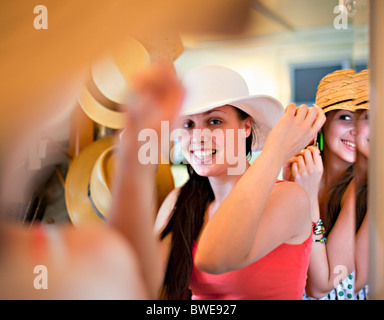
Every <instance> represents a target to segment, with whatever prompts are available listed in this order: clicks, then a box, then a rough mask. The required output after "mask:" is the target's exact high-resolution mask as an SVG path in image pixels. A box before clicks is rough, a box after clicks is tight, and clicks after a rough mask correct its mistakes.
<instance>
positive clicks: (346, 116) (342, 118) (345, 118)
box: [340, 114, 352, 121]
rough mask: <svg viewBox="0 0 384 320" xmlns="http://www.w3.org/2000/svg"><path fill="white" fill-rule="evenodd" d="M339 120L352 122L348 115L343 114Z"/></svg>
mask: <svg viewBox="0 0 384 320" xmlns="http://www.w3.org/2000/svg"><path fill="white" fill-rule="evenodd" d="M340 120H345V121H350V120H352V117H351V116H350V115H348V114H343V115H341V116H340Z"/></svg>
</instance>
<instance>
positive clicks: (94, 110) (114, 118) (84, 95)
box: [78, 87, 125, 129]
mask: <svg viewBox="0 0 384 320" xmlns="http://www.w3.org/2000/svg"><path fill="white" fill-rule="evenodd" d="M78 101H79V104H80V105H81V107H82V108H83V110H84V112H85V113H86V114H87V116H88V117H90V118H91V119H92V120H93V121H95V122H97V123H99V124H102V125H103V126H106V127H108V128H112V129H122V128H124V126H125V117H124V113H123V112H119V111H114V110H111V109H108V108H106V107H105V106H103V105H102V104H101V103H100V102H98V101H97V100H96V99H95V98H94V97H93V96H92V95H91V93H90V92H89V90H88V89H87V87H84V88H83V90H82V92H81V94H80V96H79V98H78Z"/></svg>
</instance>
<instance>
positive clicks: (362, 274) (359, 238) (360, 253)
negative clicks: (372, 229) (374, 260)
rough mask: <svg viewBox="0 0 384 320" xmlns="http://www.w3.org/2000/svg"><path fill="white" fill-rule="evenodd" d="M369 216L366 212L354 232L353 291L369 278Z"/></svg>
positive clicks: (357, 290) (362, 285) (366, 282)
mask: <svg viewBox="0 0 384 320" xmlns="http://www.w3.org/2000/svg"><path fill="white" fill-rule="evenodd" d="M368 222H369V218H368V212H367V213H366V215H365V217H364V220H363V223H362V224H361V226H360V228H359V231H358V232H357V234H356V250H355V264H356V271H355V273H356V277H355V291H356V293H357V292H359V291H360V290H361V289H362V288H364V287H365V286H366V285H367V284H368V280H369V223H368Z"/></svg>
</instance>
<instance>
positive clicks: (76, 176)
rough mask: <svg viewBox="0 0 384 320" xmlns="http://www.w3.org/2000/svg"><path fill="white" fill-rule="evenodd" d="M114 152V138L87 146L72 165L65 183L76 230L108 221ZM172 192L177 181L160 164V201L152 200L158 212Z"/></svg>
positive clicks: (67, 199) (69, 211) (158, 194)
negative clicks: (82, 226) (90, 224)
mask: <svg viewBox="0 0 384 320" xmlns="http://www.w3.org/2000/svg"><path fill="white" fill-rule="evenodd" d="M115 150H116V147H115V146H114V145H113V138H111V137H109V138H104V139H100V140H97V141H95V142H93V143H92V144H90V145H89V146H87V147H86V148H85V149H84V150H83V151H82V152H81V153H80V154H79V156H78V157H77V158H75V160H74V161H73V162H72V164H71V166H70V168H69V170H68V174H67V178H66V183H65V201H66V204H67V210H68V215H69V218H70V220H71V222H72V223H73V224H74V225H75V226H79V225H83V224H88V223H101V222H103V221H104V220H106V219H108V210H109V207H110V203H111V200H112V196H111V191H110V190H111V184H112V178H113V174H114V170H115V163H116V153H115ZM172 189H174V181H173V176H172V172H171V169H170V166H169V165H167V164H160V165H159V167H158V171H157V174H156V197H157V198H156V199H153V200H154V205H155V209H159V207H160V205H161V203H162V202H163V201H164V199H165V197H166V196H167V195H168V193H169V192H170V191H171V190H172ZM149 197H150V195H149Z"/></svg>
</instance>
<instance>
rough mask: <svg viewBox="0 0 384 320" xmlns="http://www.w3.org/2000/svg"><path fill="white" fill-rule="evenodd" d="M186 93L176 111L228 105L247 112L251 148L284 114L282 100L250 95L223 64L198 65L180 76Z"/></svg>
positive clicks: (192, 111) (258, 145)
mask: <svg viewBox="0 0 384 320" xmlns="http://www.w3.org/2000/svg"><path fill="white" fill-rule="evenodd" d="M183 85H184V88H185V89H186V96H185V99H184V102H183V105H182V108H181V112H180V115H181V116H187V115H193V114H199V113H203V112H206V111H209V110H211V109H214V108H217V107H221V106H225V105H231V106H233V107H236V108H238V109H240V110H242V111H244V112H245V113H247V114H248V115H250V116H251V117H252V119H253V121H254V124H255V126H256V133H257V138H256V139H255V140H254V141H253V146H252V150H253V151H259V150H261V149H262V148H263V146H264V142H265V140H266V138H267V136H268V134H269V132H270V131H271V129H272V128H273V127H274V125H275V124H276V123H277V122H278V121H279V120H280V118H281V117H282V116H283V114H284V108H283V106H282V104H281V103H280V102H279V101H278V100H277V99H275V98H273V97H271V96H269V95H262V94H259V95H250V94H249V89H248V86H247V84H246V82H245V80H244V79H243V78H242V77H241V75H240V74H238V73H237V72H236V71H234V70H231V69H229V68H226V67H223V66H215V65H209V66H202V67H198V68H196V69H193V70H191V71H190V72H188V73H187V75H186V76H185V78H184V79H183Z"/></svg>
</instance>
